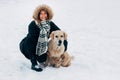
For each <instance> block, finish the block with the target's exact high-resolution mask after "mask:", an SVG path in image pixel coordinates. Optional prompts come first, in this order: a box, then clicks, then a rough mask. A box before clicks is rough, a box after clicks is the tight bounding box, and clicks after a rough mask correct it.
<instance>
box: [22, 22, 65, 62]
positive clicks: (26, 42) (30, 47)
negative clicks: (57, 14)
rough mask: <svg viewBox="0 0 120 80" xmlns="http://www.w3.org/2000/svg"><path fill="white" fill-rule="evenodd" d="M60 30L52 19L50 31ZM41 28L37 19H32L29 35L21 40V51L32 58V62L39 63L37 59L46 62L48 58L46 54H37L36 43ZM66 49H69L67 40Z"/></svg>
mask: <svg viewBox="0 0 120 80" xmlns="http://www.w3.org/2000/svg"><path fill="white" fill-rule="evenodd" d="M56 30H60V28H58V27H57V26H56V25H55V24H54V23H53V22H52V21H51V22H50V33H51V32H52V31H56ZM39 32H40V28H39V27H38V26H37V25H36V23H35V21H32V22H31V23H30V24H29V26H28V34H27V36H26V37H25V38H24V39H23V40H22V41H21V42H20V51H21V52H22V53H23V54H24V56H25V57H26V58H28V59H30V60H31V62H32V64H37V63H36V60H37V61H39V62H44V61H45V60H46V56H47V55H46V54H44V55H41V56H39V57H38V56H37V55H36V54H35V53H36V45H37V41H38V37H39ZM64 45H65V50H66V49H67V41H64Z"/></svg>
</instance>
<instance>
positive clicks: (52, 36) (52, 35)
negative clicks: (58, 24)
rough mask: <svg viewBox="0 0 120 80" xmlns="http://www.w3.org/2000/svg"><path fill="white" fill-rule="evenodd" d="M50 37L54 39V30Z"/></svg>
mask: <svg viewBox="0 0 120 80" xmlns="http://www.w3.org/2000/svg"><path fill="white" fill-rule="evenodd" d="M50 38H51V39H54V31H53V32H52V33H51V34H50Z"/></svg>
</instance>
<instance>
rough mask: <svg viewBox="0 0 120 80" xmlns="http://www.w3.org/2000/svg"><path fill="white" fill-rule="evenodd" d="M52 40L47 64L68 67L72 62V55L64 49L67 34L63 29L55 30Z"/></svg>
mask: <svg viewBox="0 0 120 80" xmlns="http://www.w3.org/2000/svg"><path fill="white" fill-rule="evenodd" d="M50 38H51V40H50V41H49V45H48V53H47V54H48V58H47V61H46V66H47V65H51V66H53V67H57V68H58V67H60V66H63V67H68V66H69V65H70V64H71V56H70V55H69V54H68V53H67V52H66V51H64V49H65V47H64V40H66V39H67V34H66V33H65V32H63V31H60V30H58V31H53V32H52V33H51V34H50Z"/></svg>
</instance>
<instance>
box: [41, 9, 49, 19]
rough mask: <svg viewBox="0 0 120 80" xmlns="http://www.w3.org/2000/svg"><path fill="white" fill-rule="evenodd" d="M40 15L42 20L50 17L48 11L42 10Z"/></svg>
mask: <svg viewBox="0 0 120 80" xmlns="http://www.w3.org/2000/svg"><path fill="white" fill-rule="evenodd" d="M39 17H40V20H41V21H44V20H47V18H48V14H47V11H45V10H41V11H40V15H39Z"/></svg>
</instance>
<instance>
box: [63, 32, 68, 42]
mask: <svg viewBox="0 0 120 80" xmlns="http://www.w3.org/2000/svg"><path fill="white" fill-rule="evenodd" d="M63 33H64V39H65V40H67V34H66V33H65V32H64V31H63Z"/></svg>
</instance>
